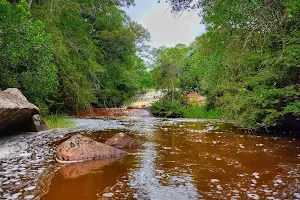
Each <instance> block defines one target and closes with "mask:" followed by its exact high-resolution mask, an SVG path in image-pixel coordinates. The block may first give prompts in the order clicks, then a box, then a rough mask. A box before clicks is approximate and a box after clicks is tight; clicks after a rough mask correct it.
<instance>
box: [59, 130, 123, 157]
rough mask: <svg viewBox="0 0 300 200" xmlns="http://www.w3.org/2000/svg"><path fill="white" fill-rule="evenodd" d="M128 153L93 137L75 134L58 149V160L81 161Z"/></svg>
mask: <svg viewBox="0 0 300 200" xmlns="http://www.w3.org/2000/svg"><path fill="white" fill-rule="evenodd" d="M126 154H128V153H127V152H125V151H122V150H119V149H116V148H114V147H111V146H108V145H106V144H103V143H100V142H97V141H95V140H93V139H91V138H88V137H85V136H82V135H74V136H72V137H71V138H70V139H68V140H67V141H65V142H63V143H62V144H61V145H59V147H58V148H57V149H56V157H57V159H58V161H61V162H64V161H71V162H79V161H83V160H93V159H99V158H109V157H120V156H124V155H126Z"/></svg>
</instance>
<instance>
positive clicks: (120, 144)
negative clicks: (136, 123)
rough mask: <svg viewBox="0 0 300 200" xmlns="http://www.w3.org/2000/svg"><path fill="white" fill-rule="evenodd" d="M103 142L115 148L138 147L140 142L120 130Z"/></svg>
mask: <svg viewBox="0 0 300 200" xmlns="http://www.w3.org/2000/svg"><path fill="white" fill-rule="evenodd" d="M105 144H107V145H110V146H114V147H117V148H138V147H139V146H141V144H142V143H141V142H140V141H138V140H136V139H133V138H132V137H130V136H129V135H127V134H125V133H122V132H120V133H117V134H116V135H114V136H113V137H112V138H110V139H108V140H107V141H106V142H105Z"/></svg>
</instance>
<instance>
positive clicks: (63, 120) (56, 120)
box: [43, 114, 76, 129]
mask: <svg viewBox="0 0 300 200" xmlns="http://www.w3.org/2000/svg"><path fill="white" fill-rule="evenodd" d="M43 120H44V121H45V123H46V124H47V125H48V127H49V128H50V129H55V128H70V127H74V126H75V125H76V123H75V121H73V120H71V119H70V118H69V117H68V116H66V115H60V114H56V115H48V116H44V117H43Z"/></svg>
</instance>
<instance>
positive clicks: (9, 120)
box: [0, 88, 47, 131]
mask: <svg viewBox="0 0 300 200" xmlns="http://www.w3.org/2000/svg"><path fill="white" fill-rule="evenodd" d="M37 114H39V108H38V107H37V106H35V105H33V104H32V103H30V102H29V101H28V100H27V99H26V97H25V96H24V95H23V94H22V93H21V92H20V91H19V90H18V89H16V88H9V89H7V90H4V91H0V131H1V130H4V129H7V130H13V131H40V130H45V129H47V127H46V125H45V123H44V122H43V121H42V120H41V119H40V117H39V116H38V115H37Z"/></svg>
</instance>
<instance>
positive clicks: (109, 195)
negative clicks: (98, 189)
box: [103, 193, 114, 197]
mask: <svg viewBox="0 0 300 200" xmlns="http://www.w3.org/2000/svg"><path fill="white" fill-rule="evenodd" d="M103 196H104V197H113V196H114V193H104V194H103Z"/></svg>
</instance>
